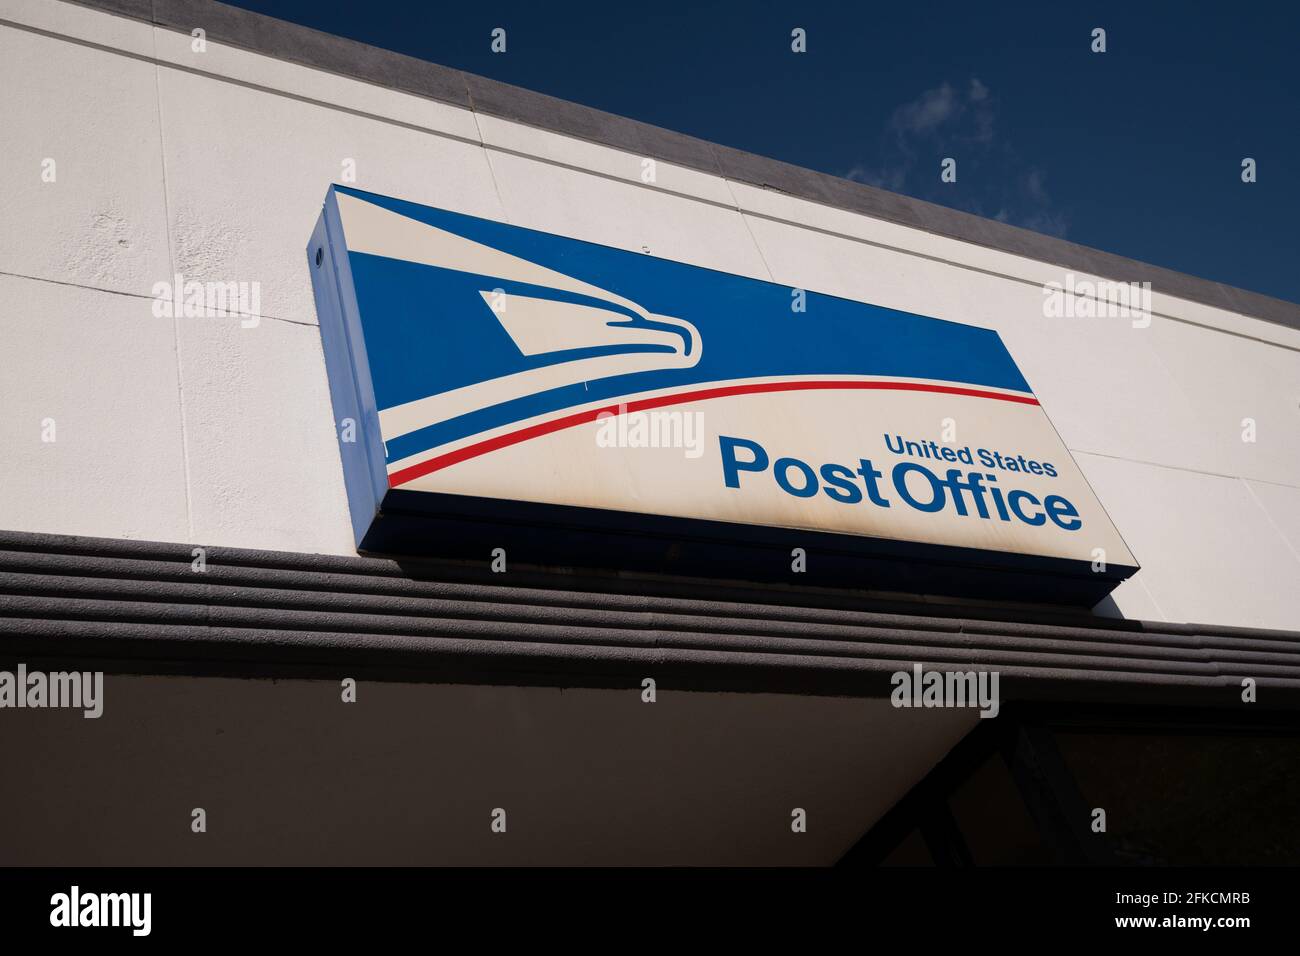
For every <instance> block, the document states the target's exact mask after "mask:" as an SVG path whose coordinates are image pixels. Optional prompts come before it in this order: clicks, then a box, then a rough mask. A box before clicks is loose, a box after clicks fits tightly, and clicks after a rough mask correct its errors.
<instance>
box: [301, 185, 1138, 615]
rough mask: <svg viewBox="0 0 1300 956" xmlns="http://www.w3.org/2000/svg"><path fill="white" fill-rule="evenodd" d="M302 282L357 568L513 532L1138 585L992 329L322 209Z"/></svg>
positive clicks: (643, 258) (395, 207)
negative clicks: (309, 286)
mask: <svg viewBox="0 0 1300 956" xmlns="http://www.w3.org/2000/svg"><path fill="white" fill-rule="evenodd" d="M308 261H309V265H310V267H311V269H312V275H313V282H314V288H315V292H316V299H317V311H318V315H319V316H320V323H321V336H322V341H323V343H324V347H325V353H326V364H327V369H328V373H329V378H330V387H331V397H332V400H333V402H334V410H335V415H336V418H337V419H338V423H339V427H340V433H341V435H343V440H342V441H341V443H340V449H341V457H342V460H343V464H344V474H345V479H346V482H347V487H348V494H349V502H350V507H351V509H352V519H353V525H354V529H355V531H356V535H357V541H358V546H359V547H362V548H363V549H373V548H384V547H387V542H391V541H395V540H397V538H396V537H393V536H392V535H381V534H378V533H377V529H378V528H379V527H380V526H381V525H384V523H385V522H387V524H388V525H389V526H391V525H392V524H393V521H394V520H395V519H396V518H398V517H400V516H404V515H407V516H410V515H417V514H426V515H428V514H431V513H437V514H440V515H441V516H442V517H443V518H444V519H446V520H449V521H451V522H453V524H455V523H456V522H457V521H458V520H459V521H460V524H459V525H457V527H459V528H460V530H461V531H464V529H465V527H466V525H465V522H466V521H469V520H471V519H472V520H473V521H474V522H479V523H482V522H484V521H486V522H489V523H491V522H492V521H493V519H504V518H505V517H506V516H507V515H510V516H514V517H512V518H511V520H514V521H516V523H518V515H520V514H524V513H526V514H527V518H526V521H525V523H529V524H532V525H537V526H539V527H540V526H542V525H546V524H547V523H554V524H555V525H556V526H557V527H568V528H569V529H570V530H572V529H573V528H576V527H578V526H584V527H595V526H604V527H607V528H611V527H617V528H619V529H620V531H636V530H637V529H638V527H640V528H642V529H645V528H648V527H649V526H650V524H654V525H655V527H656V528H659V529H660V531H659V532H656V533H663V530H662V529H663V528H665V527H668V525H664V524H663V523H662V521H659V522H654V521H649V522H648V521H647V520H646V519H652V518H653V519H663V520H667V521H669V522H670V523H671V528H672V531H671V533H672V534H673V535H675V536H678V537H681V538H683V539H684V540H693V539H694V540H701V539H702V538H704V537H710V538H711V539H712V540H715V541H716V540H718V536H719V535H721V536H722V537H724V538H725V537H727V536H728V535H730V536H731V537H734V538H735V539H736V540H741V539H744V540H751V539H754V538H755V535H754V534H753V532H754V531H755V530H756V529H770V530H773V531H780V532H782V534H781V535H779V536H776V537H771V536H769V537H768V538H767V540H769V541H776V540H777V539H778V537H779V538H780V540H782V541H783V542H784V541H788V540H796V539H797V538H798V537H799V536H800V535H803V536H804V538H806V539H807V540H810V541H812V540H816V541H818V542H822V543H825V542H833V544H831V545H828V546H830V547H831V548H832V550H837V551H844V550H846V549H847V550H853V548H854V547H855V546H858V547H861V548H864V549H865V551H866V552H874V553H878V554H888V555H890V556H894V557H896V556H898V555H902V554H906V555H908V556H910V557H909V560H914V561H920V562H922V563H924V562H925V561H927V560H928V561H940V562H941V563H945V562H946V563H949V564H951V563H953V562H954V561H955V562H956V563H962V564H970V565H981V564H982V565H985V566H989V567H993V566H1000V565H1005V564H1008V560H1007V559H1008V558H1011V559H1015V560H1012V561H1010V562H1009V563H1010V564H1014V565H1016V566H1017V567H1027V566H1028V565H1027V564H1026V561H1030V562H1032V561H1038V562H1040V563H1039V565H1038V566H1039V567H1042V568H1051V573H1053V574H1061V573H1063V574H1066V575H1067V576H1068V575H1084V574H1087V575H1091V576H1092V578H1093V580H1094V582H1097V581H1104V582H1106V583H1105V585H1104V586H1103V587H1102V588H1101V590H1103V591H1104V590H1105V588H1108V587H1110V586H1113V584H1114V583H1115V582H1116V581H1118V580H1120V579H1122V578H1123V577H1125V576H1127V575H1128V574H1131V573H1132V572H1133V571H1134V570H1135V569H1136V562H1135V561H1134V559H1133V556H1132V554H1131V553H1129V551H1128V549H1127V548H1126V547H1125V545H1124V543H1123V541H1122V539H1121V538H1120V536H1119V534H1118V532H1117V531H1116V530H1115V528H1114V526H1113V525H1112V524H1111V522H1110V520H1109V518H1108V517H1107V516H1106V514H1105V511H1104V510H1103V509H1102V507H1101V504H1100V503H1099V502H1098V501H1097V499H1096V497H1095V496H1094V495H1093V493H1092V491H1091V489H1090V488H1089V487H1088V485H1087V482H1086V481H1085V480H1084V478H1083V476H1082V474H1081V473H1080V472H1079V470H1078V468H1077V466H1076V465H1075V463H1074V461H1073V459H1072V458H1071V456H1070V454H1069V451H1068V450H1067V449H1066V448H1065V446H1064V445H1063V443H1062V442H1061V440H1060V438H1059V437H1058V436H1057V434H1056V432H1055V430H1054V429H1053V428H1052V426H1051V423H1050V422H1049V421H1048V419H1047V416H1046V414H1045V413H1044V411H1043V409H1042V408H1041V407H1040V405H1039V403H1038V400H1037V399H1036V398H1035V397H1034V395H1033V392H1032V390H1031V389H1030V386H1029V383H1028V382H1026V381H1025V378H1024V376H1023V375H1022V374H1021V372H1020V370H1019V369H1018V368H1017V366H1016V363H1015V362H1014V361H1013V359H1012V357H1011V356H1010V354H1009V353H1008V352H1007V350H1006V348H1005V347H1004V346H1003V344H1002V342H1001V340H1000V338H999V337H998V335H997V334H996V333H995V332H993V331H991V330H987V329H982V328H977V327H974V326H968V325H963V324H960V323H955V322H948V321H941V320H938V319H933V318H928V317H925V316H919V315H914V314H911V313H906V312H900V311H898V310H894V309H888V308H883V307H881V306H876V305H871V304H868V303H863V302H855V301H851V300H847V299H842V298H837V297H834V296H829V295H822V294H819V293H817V292H815V291H808V290H802V289H792V288H790V287H787V286H782V285H777V284H774V283H770V282H763V281H759V280H756V279H752V278H748V277H743V276H736V275H730V274H726V273H721V272H716V271H713V270H709V269H703V268H699V267H696V266H691V265H686V264H683V263H679V262H673V261H670V260H667V259H660V258H656V257H653V256H649V255H643V254H638V253H633V252H627V251H624V250H620V249H612V248H608V247H605V246H599V245H595V244H592V243H588V242H582V241H578V240H574V239H569V238H565V237H562V236H556V235H551V234H548V233H543V232H537V231H534V230H530V229H522V228H519V227H516V226H511V225H507V224H505V223H499V222H492V221H489V220H484V219H478V218H475V217H471V216H466V215H462V214H458V213H454V212H449V211H446V210H442V209H434V208H430V207H428V206H422V205H418V204H415V203H411V202H406V201H403V200H399V199H392V198H387V197H383V196H377V195H374V194H370V193H365V192H362V191H360V190H356V189H349V188H345V187H341V186H335V187H332V188H331V189H330V191H329V194H328V196H327V198H326V203H325V209H324V212H323V214H322V217H321V221H320V223H319V224H318V226H317V229H316V232H315V234H314V235H313V237H312V241H311V244H310V245H309V247H308ZM349 422H351V423H353V426H354V428H353V431H352V432H351V437H352V438H354V439H355V440H354V441H351V442H350V441H348V440H347V439H348V434H347V431H346V430H347V428H348V423H349ZM520 508H522V509H523V510H522V511H521V510H520ZM389 530H390V531H391V527H390V528H389ZM425 533H432V532H429V531H427V529H426V532H425ZM420 534H421V532H419V531H414V532H408V533H406V534H404V535H402V536H401V540H402V541H404V542H405V545H404V546H414V548H415V549H416V550H422V548H421V547H420V544H419V542H420ZM810 536H812V537H810ZM827 536H829V537H827ZM758 537H760V538H761V537H763V536H762V535H759V536H758ZM534 540H537V539H534ZM430 544H432V542H430ZM545 550H546V549H545V548H542V551H541V552H539V553H538V554H537V555H536V556H537V559H538V560H539V561H542V562H543V563H545V560H546V557H547V555H546V554H545V553H544V552H545ZM629 553H630V552H629ZM1098 555H1101V556H1102V557H1101V558H1100V559H1099V558H1098ZM615 557H617V555H616V556H615ZM1099 565H1100V566H1101V567H1102V568H1104V570H1102V571H1098V570H1096V568H1097V567H1098V566H1099ZM1093 591H1096V589H1095V588H1093V589H1091V591H1090V593H1092V592H1093Z"/></svg>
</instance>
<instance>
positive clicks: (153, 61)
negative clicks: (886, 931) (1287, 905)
mask: <svg viewBox="0 0 1300 956" xmlns="http://www.w3.org/2000/svg"><path fill="white" fill-rule="evenodd" d="M0 11H3V13H2V14H0V21H2V22H0V76H3V79H4V82H5V85H6V88H8V89H12V90H21V91H23V92H24V95H22V96H13V97H6V99H5V100H4V102H3V105H2V106H0V128H3V129H5V130H6V137H5V140H4V142H3V144H2V145H0V150H3V157H4V161H5V163H6V166H7V167H8V168H10V169H11V170H12V175H11V177H10V178H11V179H12V181H13V186H12V187H11V191H10V195H9V199H8V200H7V202H6V205H5V214H4V223H3V229H2V232H0V290H3V292H4V301H5V303H6V309H5V311H4V313H3V314H0V323H3V326H2V330H0V331H2V334H3V340H4V343H5V349H4V358H3V363H4V370H5V374H4V377H3V381H2V382H0V400H2V402H3V405H4V407H5V408H6V410H7V411H6V414H5V416H4V420H3V423H2V424H0V427H2V428H3V429H4V433H3V440H4V447H5V448H6V455H5V457H4V459H3V462H0V482H2V483H3V488H4V494H3V495H2V496H0V672H3V674H4V675H9V676H8V678H7V679H8V684H7V685H6V684H5V682H4V680H0V704H2V705H4V706H3V708H0V752H3V753H4V754H5V755H6V760H11V761H15V762H16V763H17V764H21V765H23V766H26V767H29V768H31V769H29V771H28V772H27V775H26V777H25V779H24V784H23V786H21V787H6V788H3V789H0V848H2V850H0V853H2V854H3V859H2V860H0V862H3V863H8V864H17V865H50V864H56V865H66V866H87V865H136V864H163V865H173V864H177V865H178V864H196V863H197V864H255V865H260V864H434V865H457V864H464V865H481V864H529V865H536V864H558V865H602V864H603V865H626V864H633V865H636V864H645V865H673V864H684V865H812V866H825V865H832V864H836V863H839V864H841V865H843V866H845V867H850V866H868V865H877V864H897V865H938V866H971V865H974V866H983V865H1006V864H1052V863H1069V864H1075V863H1077V864H1123V865H1129V864H1134V865H1143V864H1165V863H1167V864H1276V863H1296V862H1300V856H1298V855H1297V854H1300V839H1298V838H1300V810H1298V809H1297V808H1300V799H1298V798H1300V709H1298V708H1300V631H1297V628H1298V627H1300V598H1297V594H1296V589H1295V583H1296V581H1297V580H1300V468H1298V467H1297V463H1300V428H1297V427H1296V418H1295V416H1296V415H1297V408H1298V403H1300V393H1297V392H1296V387H1297V382H1300V307H1297V306H1295V305H1293V304H1290V303H1285V302H1281V301H1278V300H1274V299H1269V298H1266V297H1264V296H1259V295H1256V294H1254V293H1250V292H1246V291H1243V290H1238V289H1230V288H1226V287H1224V286H1222V285H1220V284H1218V283H1214V282H1210V281H1205V280H1200V279H1196V278H1193V277H1189V276H1184V275H1179V274H1175V273H1170V272H1168V271H1166V270H1162V269H1159V268H1156V267H1152V266H1148V265H1145V264H1143V263H1138V262H1133V261H1129V260H1124V259H1121V258H1119V257H1116V256H1112V255H1109V254H1106V253H1102V252H1098V251H1095V250H1091V249H1085V248H1082V247H1079V246H1074V245H1072V244H1069V243H1065V242H1062V241H1059V240H1055V239H1050V238H1047V237H1044V236H1039V235H1036V234H1033V233H1029V232H1026V231H1023V230H1019V229H1016V228H1014V227H1011V226H1006V225H1004V224H1001V223H997V222H992V221H989V220H983V219H978V218H976V217H973V216H968V215H965V214H962V213H957V212H954V211H951V210H948V209H943V208H939V207H935V206H931V205H929V204H926V203H922V202H919V201H915V200H911V199H907V198H905V197H901V196H895V195H892V194H888V193H884V192H882V191H880V190H875V189H872V188H870V187H866V186H861V185H858V184H854V183H849V182H846V181H843V180H838V179H835V178H833V177H829V176H824V175H822V174H819V173H813V172H810V171H807V170H802V169H798V168H794V167H790V166H787V165H785V164H781V163H777V162H774V161H771V160H767V159H763V158H761V157H757V156H751V155H748V154H742V153H739V152H737V151H735V150H731V149H728V148H725V147H721V146H716V145H714V144H710V143H705V142H701V141H698V140H694V139H691V138H689V137H685V136H681V135H678V134H675V133H670V132H667V131H664V130H660V129H656V128H654V127H650V126H646V125H644V124H639V123H636V122H633V121H630V120H624V119H621V118H617V117H610V116H607V115H605V114H600V113H598V112H597V111H594V110H590V109H587V108H585V107H580V106H577V105H574V104H570V103H562V102H559V101H556V100H552V99H550V98H548V97H544V96H540V95H538V94H534V93H531V92H527V91H523V90H518V89H515V88H512V87H508V86H505V85H504V84H499V83H496V82H493V81H490V80H486V79H482V78H479V77H475V76H469V75H466V74H461V73H458V72H456V71H452V70H447V69H444V68H441V67H437V66H434V65H432V64H427V63H422V62H419V61H415V60H411V59H409V58H406V57H402V56H400V55H398V54H393V53H388V52H386V51H382V50H377V49H373V48H369V47H364V46H362V45H360V44H356V43H353V42H351V41H346V40H342V39H339V38H333V37H326V36H324V35H322V34H317V33H314V32H313V31H310V30H307V29H305V28H301V27H297V26H294V25H291V24H286V23H279V22H275V21H268V20H267V19H266V18H263V17H260V16H257V15H255V14H251V13H247V12H244V11H241V10H237V9H234V8H230V7H224V6H222V5H221V4H217V3H186V4H178V5H176V6H175V7H174V8H170V7H169V6H168V5H162V4H159V5H155V4H152V3H148V2H140V3H134V2H131V0H120V2H107V0H105V2H85V3H65V2H61V0H52V2H48V3H40V4H38V3H31V2H26V0H0ZM196 30H201V31H202V38H201V40H202V42H198V39H199V38H198V37H197V36H196V34H195V31H196ZM235 129H238V130H240V131H241V132H240V134H239V135H230V134H229V131H230V130H235ZM647 170H650V171H651V173H652V174H651V175H647ZM1130 296H1132V297H1131V298H1130ZM1063 297H1064V298H1063ZM1062 302H1066V303H1068V305H1069V308H1064V307H1062ZM1081 302H1086V303H1087V308H1079V307H1078V304H1079V303H1081ZM19 674H21V675H22V677H21V679H20V678H19V677H18V675H19ZM59 674H63V675H69V674H78V675H81V676H82V678H84V681H82V680H79V681H78V682H77V684H76V687H77V688H78V690H77V691H76V693H75V694H72V697H77V695H78V694H79V695H80V697H78V698H77V699H78V700H80V701H81V702H82V703H84V704H85V705H86V706H83V707H77V706H71V704H75V703H76V702H77V701H76V700H72V699H70V698H69V699H66V700H65V699H63V698H67V697H68V695H69V694H70V693H71V692H70V691H69V690H68V688H70V687H71V686H73V685H72V684H71V683H69V680H68V679H64V680H63V682H62V683H61V684H60V683H58V681H57V680H56V678H55V677H54V676H53V675H59ZM95 674H102V675H103V676H102V685H96V684H95V683H94V680H95V678H94V677H93V675H95ZM32 675H42V676H41V678H40V680H42V681H47V678H48V682H47V683H45V684H42V688H43V689H42V690H41V692H40V693H39V694H35V693H34V692H33V691H32V688H33V687H35V686H36V685H35V684H34V683H32V681H33V680H35V678H34V677H32ZM56 684H58V686H59V687H60V688H61V690H59V691H57V692H56V691H55V690H54V688H55V686H56ZM6 686H7V687H8V688H9V690H8V694H9V696H8V697H6V696H5V687H6ZM96 686H98V689H97V690H96V691H94V692H93V693H92V692H91V691H90V690H89V688H91V687H96ZM60 695H63V697H62V698H61V697H60ZM92 697H93V698H94V699H93V700H92V699H91V698H92ZM65 705H67V706H65ZM92 710H93V711H95V713H93V714H92V713H91V711H92ZM86 793H94V794H96V798H95V799H94V800H93V801H89V802H88V801H86V800H85V798H84V797H85V794H86ZM69 821H74V822H73V823H72V824H70V822H69Z"/></svg>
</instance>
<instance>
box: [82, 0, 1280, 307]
mask: <svg viewBox="0 0 1300 956" xmlns="http://www.w3.org/2000/svg"><path fill="white" fill-rule="evenodd" d="M70 2H73V3H78V4H80V5H82V6H87V7H92V8H94V9H98V10H103V11H107V12H109V13H113V14H117V15H118V16H125V17H130V18H132V19H137V20H143V21H145V22H147V23H153V24H155V25H157V26H160V27H164V28H167V29H171V30H180V31H183V32H186V33H188V32H189V31H190V30H192V29H193V28H195V27H202V28H203V29H204V31H205V32H206V35H207V39H208V40H209V42H216V43H223V44H226V45H228V46H233V47H239V48H241V49H245V50H250V51H252V52H254V53H260V54H263V55H266V56H271V57H275V58H277V59H280V60H285V61H287V62H290V63H297V64H300V65H302V66H308V67H311V68H313V69H319V70H326V71H328V72H331V73H337V74H339V75H341V76H347V77H351V78H353V79H358V80H362V81H364V82H367V83H373V84H376V85H378V86H383V87H386V88H388V89H394V90H400V91H402V92H404V93H410V94H413V95H415V96H422V97H425V98H426V99H432V100H437V101H439V102H444V103H450V104H452V105H454V106H459V107H461V108H463V109H469V110H473V111H474V112H477V113H483V114H486V115H490V116H497V117H500V118H502V119H507V120H513V121H515V122H518V123H523V124H526V125H528V126H533V127H536V128H538V129H544V130H549V131H552V132H556V133H561V134H563V135H565V136H572V137H575V138H578V139H583V140H587V141H588V142H593V143H599V144H601V145H603V146H610V147H613V148H615V149H620V150H625V151H627V152H631V153H634V154H636V155H638V156H645V157H649V158H653V159H656V160H659V161H662V162H666V163H672V164H675V165H678V166H685V167H687V168H690V169H696V170H700V171H701V172H705V173H710V174H712V175H715V176H722V177H724V178H726V179H730V180H734V181H736V182H743V183H748V184H750V185H754V186H758V187H760V188H763V189H773V190H777V191H779V192H783V193H786V194H788V195H791V196H797V197H798V198H800V199H807V200H810V201H812V202H816V203H821V204H823V205H826V206H832V207H834V208H837V209H844V210H848V211H849V212H856V213H861V214H862V215H866V216H871V217H873V218H875V219H881V220H884V221H887V222H893V223H897V224H899V225H903V226H909V227H911V228H914V229H921V230H924V231H925V232H930V233H934V234H935V235H939V236H944V237H946V238H950V239H957V240H960V241H962V242H970V243H974V244H976V245H979V246H983V247H985V248H988V249H996V250H999V251H1001V252H1007V253H1011V254H1012V255H1017V256H1024V257H1027V258H1030V259H1036V260H1038V261H1040V262H1047V263H1051V264H1053V265H1058V266H1062V267H1064V268H1067V269H1074V270H1078V271H1079V272H1082V273H1085V274H1088V275H1095V276H1100V277H1102V278H1106V279H1111V280H1114V281H1119V282H1144V281H1149V282H1150V283H1151V288H1152V289H1153V290H1154V291H1156V292H1160V293H1163V294H1165V295H1171V296H1174V297H1176V298H1180V299H1185V300H1187V301H1189V302H1199V303H1202V304H1204V305H1210V306H1214V307H1215V308H1219V309H1224V310H1226V311H1229V312H1236V313H1238V314H1240V315H1248V316H1251V317H1252V318H1256V319H1262V320H1263V321H1266V322H1272V323H1275V324H1277V325H1283V326H1286V327H1288V328H1293V329H1300V305H1297V304H1296V303H1293V302H1287V301H1284V300H1282V299H1276V298H1273V297H1271V296H1267V295H1261V294H1260V293H1258V292H1250V291H1247V290H1245V289H1237V288H1234V287H1232V286H1227V285H1224V284H1222V283H1219V282H1213V281H1211V280H1208V279H1201V278H1197V277H1195V276H1189V275H1186V274H1184V273H1181V272H1175V271H1173V270H1171V269H1165V268H1161V267H1159V266H1154V265H1151V264H1150V263H1146V262H1140V261H1138V260H1136V259H1128V258H1125V257H1123V256H1118V255H1114V254H1112V253H1109V252H1103V251H1101V250H1098V249H1092V248H1089V247H1087V246H1081V245H1078V244H1077V243H1073V242H1067V241H1065V240H1063V239H1057V238H1055V237H1053V236H1046V235H1043V234H1041V233H1037V232H1032V231H1030V230H1028V229H1021V228H1018V227H1016V226H1011V225H1008V224H1006V223H1002V222H997V221H995V220H992V219H984V218H981V217H979V216H975V215H971V214H970V213H965V212H960V211H958V210H955V209H950V208H948V207H946V206H939V205H936V204H933V203H928V202H924V201H922V200H919V199H913V198H911V197H910V196H903V195H899V194H897V193H891V192H887V191H885V190H883V189H877V188H875V187H873V186H867V185H864V184H862V183H856V182H852V181H850V180H847V179H841V178H839V177H837V176H831V175H828V174H826V173H819V172H816V171H814V170H810V169H804V168H802V167H799V166H792V165H790V164H788V163H782V162H779V161H778V160H774V159H768V158H766V157H763V156H758V155H755V154H753V153H746V152H743V151H742V150H738V149H732V148H730V147H728V146H721V145H718V144H715V143H710V142H708V141H706V140H701V139H696V138H694V137H692V136H687V135H685V134H682V133H676V132H673V131H671V130H666V129H661V128H659V127H657V126H651V125H649V124H648V123H641V122H638V121H636V120H631V119H627V118H625V117H622V116H615V115H612V114H610V113H605V112H602V111H600V110H596V109H592V108H590V107H587V106H580V105H578V104H576V103H570V102H568V101H566V100H561V99H556V98H555V97H552V96H546V95H545V94H542V93H535V92H533V91H531V90H525V89H521V88H520V87H517V86H511V85H509V84H507V83H499V82H497V81H496V80H490V79H487V78H486V77H481V76H475V75H474V74H471V73H464V72H462V71H460V70H453V69H450V68H448V67H445V66H439V65H437V64H434V63H428V62H426V61H424V60H419V59H416V58H414V57H410V56H405V55H403V54H401V53H395V52H393V51H391V50H383V49H379V48H378V47H373V46H369V45H367V44H364V43H358V42H356V41H354V40H348V39H345V38H343V37H337V36H333V35H331V34H328V33H322V32H320V31H318V30H313V29H310V28H309V27H304V26H300V25H298V24H295V23H288V22H286V21H283V20H277V19H275V18H273V17H268V16H264V15H262V14H259V13H253V12H251V11H248V10H243V9H241V8H238V7H232V6H227V5H226V4H224V3H217V2H214V0H70Z"/></svg>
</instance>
